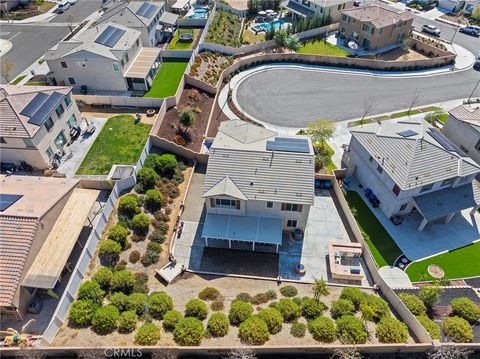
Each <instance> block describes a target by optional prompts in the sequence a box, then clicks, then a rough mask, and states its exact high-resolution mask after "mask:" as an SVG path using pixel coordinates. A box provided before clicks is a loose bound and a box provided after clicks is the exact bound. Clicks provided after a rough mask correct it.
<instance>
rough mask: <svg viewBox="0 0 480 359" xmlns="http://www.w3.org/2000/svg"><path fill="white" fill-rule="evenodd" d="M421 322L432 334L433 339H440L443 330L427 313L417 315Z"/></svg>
mask: <svg viewBox="0 0 480 359" xmlns="http://www.w3.org/2000/svg"><path fill="white" fill-rule="evenodd" d="M417 320H418V321H419V323H420V324H421V325H422V326H423V327H424V328H425V330H426V331H427V332H428V334H430V337H431V338H432V339H440V338H441V336H442V332H441V329H440V326H439V325H438V324H437V323H435V322H434V321H433V320H431V319H430V318H429V317H427V316H426V315H419V316H418V317H417Z"/></svg>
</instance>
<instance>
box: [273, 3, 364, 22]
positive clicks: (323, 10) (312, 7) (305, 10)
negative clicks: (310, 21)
mask: <svg viewBox="0 0 480 359" xmlns="http://www.w3.org/2000/svg"><path fill="white" fill-rule="evenodd" d="M353 3H354V1H353V0H289V1H288V2H287V3H286V4H282V6H283V7H284V8H286V9H287V10H288V11H289V12H290V13H291V14H292V17H293V19H294V20H296V19H304V18H308V17H313V16H320V17H322V18H325V17H330V19H331V22H332V23H336V22H339V21H340V19H341V17H342V16H341V13H342V11H343V10H345V9H350V8H352V7H353Z"/></svg>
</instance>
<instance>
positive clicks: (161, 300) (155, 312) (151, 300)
mask: <svg viewBox="0 0 480 359" xmlns="http://www.w3.org/2000/svg"><path fill="white" fill-rule="evenodd" d="M147 303H148V308H149V312H150V315H151V316H152V317H154V318H157V319H162V318H163V316H164V315H165V313H166V312H168V311H169V310H172V309H173V300H172V297H170V296H169V295H168V294H167V293H165V292H153V293H152V294H150V296H149V297H148V302H147Z"/></svg>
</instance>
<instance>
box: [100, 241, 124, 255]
mask: <svg viewBox="0 0 480 359" xmlns="http://www.w3.org/2000/svg"><path fill="white" fill-rule="evenodd" d="M121 251H122V246H121V245H120V244H118V243H117V242H115V241H112V240H111V239H106V240H104V241H101V242H100V246H99V247H98V255H99V256H100V257H109V259H110V260H113V259H115V258H118V256H119V255H120V252H121Z"/></svg>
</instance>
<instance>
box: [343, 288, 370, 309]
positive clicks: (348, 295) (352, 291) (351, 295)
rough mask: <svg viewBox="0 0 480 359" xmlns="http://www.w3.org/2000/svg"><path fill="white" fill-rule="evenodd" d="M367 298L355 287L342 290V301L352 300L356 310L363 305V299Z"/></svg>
mask: <svg viewBox="0 0 480 359" xmlns="http://www.w3.org/2000/svg"><path fill="white" fill-rule="evenodd" d="M364 298H365V293H363V292H362V291H361V290H360V289H358V288H355V287H346V288H343V289H342V293H341V294H340V299H348V300H350V301H351V302H352V303H353V305H354V306H355V309H357V310H358V309H359V308H360V304H361V303H362V301H363V299H364Z"/></svg>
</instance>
